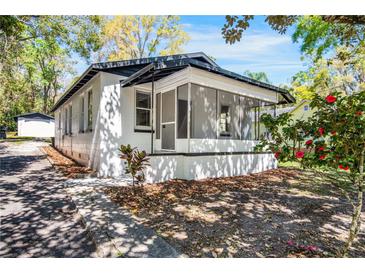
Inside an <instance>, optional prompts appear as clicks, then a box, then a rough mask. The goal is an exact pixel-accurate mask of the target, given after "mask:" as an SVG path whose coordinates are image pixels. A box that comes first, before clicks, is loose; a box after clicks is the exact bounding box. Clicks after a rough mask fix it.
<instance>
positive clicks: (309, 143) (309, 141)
mask: <svg viewBox="0 0 365 274" xmlns="http://www.w3.org/2000/svg"><path fill="white" fill-rule="evenodd" d="M305 144H306V145H307V146H310V145H311V144H313V140H308V141H307V142H305Z"/></svg>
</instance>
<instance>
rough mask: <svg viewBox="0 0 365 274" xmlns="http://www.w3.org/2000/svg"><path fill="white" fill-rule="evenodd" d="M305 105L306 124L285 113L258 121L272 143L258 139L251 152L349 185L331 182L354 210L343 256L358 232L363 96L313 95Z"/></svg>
mask: <svg viewBox="0 0 365 274" xmlns="http://www.w3.org/2000/svg"><path fill="white" fill-rule="evenodd" d="M310 105H311V107H312V108H313V109H315V110H316V111H315V113H314V115H313V116H312V118H310V119H309V120H308V121H303V120H293V119H291V115H290V114H287V113H286V114H282V115H280V116H278V117H271V116H270V115H268V114H264V115H262V117H261V121H262V122H263V123H264V125H265V127H266V128H267V130H268V131H269V132H270V133H271V136H272V140H264V139H262V140H261V141H260V144H259V145H258V146H257V147H256V149H257V150H266V149H269V150H271V151H272V152H273V153H275V157H276V158H277V159H278V160H279V161H297V162H300V163H301V165H302V167H305V168H307V167H309V168H313V167H325V168H327V169H330V170H332V171H335V172H338V173H339V175H340V176H342V177H345V178H347V179H348V180H338V178H333V182H332V183H333V184H334V185H335V186H336V187H338V188H339V189H340V190H341V191H342V192H343V193H344V194H345V195H346V197H347V198H348V199H349V201H350V202H351V204H352V206H353V215H352V220H351V225H350V229H349V235H348V239H347V241H346V243H345V246H344V247H343V249H342V251H341V254H342V256H347V255H348V252H349V249H350V248H351V246H352V243H353V241H354V240H355V238H356V236H357V234H358V232H359V230H360V225H361V210H362V207H363V195H364V189H365V183H364V179H365V178H364V161H365V91H364V90H362V91H359V92H355V93H352V94H351V95H346V93H345V92H342V93H341V92H338V91H332V90H331V92H330V94H328V95H327V96H325V97H324V96H320V95H318V94H314V96H313V98H312V101H311V103H310ZM353 194H355V195H353ZM354 196H355V197H354Z"/></svg>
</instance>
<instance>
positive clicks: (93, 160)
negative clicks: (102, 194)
mask: <svg viewBox="0 0 365 274" xmlns="http://www.w3.org/2000/svg"><path fill="white" fill-rule="evenodd" d="M100 84H101V79H100V74H97V75H95V76H94V78H93V79H91V80H90V82H89V83H87V84H86V85H85V86H84V87H82V88H81V89H80V90H79V91H77V92H76V93H75V94H74V95H73V96H72V97H71V98H70V99H69V100H68V101H67V102H66V103H65V104H64V105H62V106H61V107H60V108H58V109H57V110H56V111H55V124H56V130H55V146H56V147H57V148H58V149H59V150H60V151H62V152H63V153H64V154H66V155H67V156H69V157H71V158H73V159H75V160H76V161H77V162H79V163H81V164H83V165H85V166H88V167H91V168H93V169H98V167H99V155H100V153H99V139H100V135H99V123H98V121H99V115H100V114H99V104H100V94H101V92H100V91H101V85H100ZM90 89H92V91H93V104H92V105H93V110H92V114H93V119H92V120H93V124H92V129H93V130H92V131H91V132H87V131H85V132H80V128H79V123H80V117H81V112H80V108H81V97H82V96H84V98H85V101H84V111H85V114H84V128H85V129H86V126H87V92H88V91H89V90H90ZM70 105H72V135H71V136H70V135H65V134H64V129H65V120H64V115H65V110H66V108H68V107H69V106H70ZM60 113H61V114H62V116H61V127H59V114H60Z"/></svg>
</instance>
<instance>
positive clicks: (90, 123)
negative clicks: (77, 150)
mask: <svg viewBox="0 0 365 274" xmlns="http://www.w3.org/2000/svg"><path fill="white" fill-rule="evenodd" d="M92 128H93V91H92V90H90V91H89V92H88V96H87V129H88V130H89V131H91V130H92Z"/></svg>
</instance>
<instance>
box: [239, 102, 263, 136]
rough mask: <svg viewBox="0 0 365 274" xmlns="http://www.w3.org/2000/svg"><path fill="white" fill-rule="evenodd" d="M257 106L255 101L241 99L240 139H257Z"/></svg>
mask: <svg viewBox="0 0 365 274" xmlns="http://www.w3.org/2000/svg"><path fill="white" fill-rule="evenodd" d="M258 106H259V101H258V100H257V99H253V98H248V97H241V139H242V140H256V139H257V138H258V124H259V121H258V118H259V117H258Z"/></svg>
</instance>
